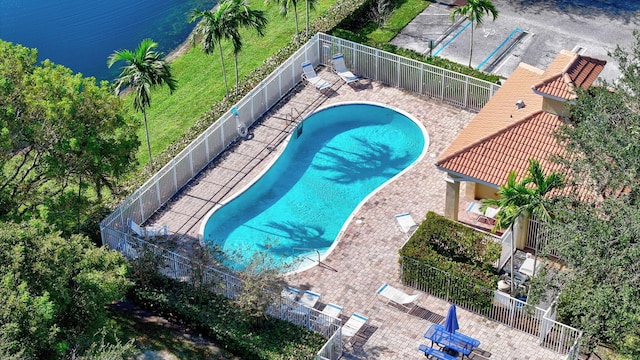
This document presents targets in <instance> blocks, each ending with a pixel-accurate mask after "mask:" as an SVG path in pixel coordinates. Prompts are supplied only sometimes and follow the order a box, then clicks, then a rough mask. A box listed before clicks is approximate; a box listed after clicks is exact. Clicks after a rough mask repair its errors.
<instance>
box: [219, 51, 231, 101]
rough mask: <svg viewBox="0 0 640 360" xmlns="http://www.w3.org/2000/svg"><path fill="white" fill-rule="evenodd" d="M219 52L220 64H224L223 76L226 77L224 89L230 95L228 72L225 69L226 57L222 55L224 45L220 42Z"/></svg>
mask: <svg viewBox="0 0 640 360" xmlns="http://www.w3.org/2000/svg"><path fill="white" fill-rule="evenodd" d="M218 50H219V51H220V63H222V76H223V77H224V88H225V90H226V91H227V92H226V93H225V94H226V95H229V85H228V84H227V70H225V68H224V56H223V55H222V43H221V42H218Z"/></svg>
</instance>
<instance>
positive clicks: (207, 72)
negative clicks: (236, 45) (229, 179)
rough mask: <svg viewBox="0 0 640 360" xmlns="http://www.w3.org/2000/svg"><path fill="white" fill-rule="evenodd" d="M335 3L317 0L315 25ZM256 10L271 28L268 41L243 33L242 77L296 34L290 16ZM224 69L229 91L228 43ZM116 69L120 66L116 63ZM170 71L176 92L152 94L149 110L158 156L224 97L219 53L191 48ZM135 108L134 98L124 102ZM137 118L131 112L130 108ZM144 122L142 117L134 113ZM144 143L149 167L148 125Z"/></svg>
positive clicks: (141, 154)
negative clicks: (262, 15)
mask: <svg viewBox="0 0 640 360" xmlns="http://www.w3.org/2000/svg"><path fill="white" fill-rule="evenodd" d="M333 3H335V0H319V1H318V4H317V6H316V11H312V12H311V19H312V20H313V19H314V18H315V17H316V16H317V15H319V14H321V13H322V12H324V11H325V10H326V9H327V8H329V7H330V6H331V5H332V4H333ZM249 4H250V5H251V7H252V8H254V9H261V10H264V11H265V12H266V16H267V18H268V19H269V24H268V25H267V28H266V30H265V36H264V37H260V36H258V35H257V34H256V33H255V31H243V32H242V35H243V38H242V39H243V44H244V46H243V49H242V52H241V53H240V56H239V58H238V65H239V66H238V67H239V74H240V78H241V79H242V78H243V77H244V76H245V75H247V74H248V73H250V72H251V71H252V70H253V69H255V68H256V67H258V66H259V65H261V64H262V63H263V62H264V60H265V59H267V58H268V57H269V56H271V55H273V54H274V53H275V52H276V51H277V50H278V49H280V48H282V47H283V46H284V45H286V44H287V43H288V42H289V41H290V40H291V36H292V35H293V33H294V32H295V22H294V18H293V15H292V14H291V15H290V16H289V17H287V18H283V17H282V15H280V13H279V6H278V5H277V4H275V3H274V4H271V5H269V6H265V5H264V2H263V0H249ZM303 5H304V2H303V3H302V6H299V9H298V14H299V15H298V20H299V23H300V30H301V31H302V30H303V29H304V26H305V14H304V6H303ZM223 50H224V59H225V68H226V73H227V79H228V83H229V87H230V88H232V87H233V86H235V67H234V63H233V52H232V50H231V45H230V44H225V45H224V46H223ZM116 65H118V64H116ZM172 72H173V75H174V76H175V78H176V79H177V80H178V89H177V90H176V91H175V92H174V93H173V95H169V90H168V89H167V88H166V87H164V88H160V89H155V90H154V91H153V92H152V95H151V107H150V108H149V109H148V110H147V120H148V122H149V134H150V135H149V136H150V138H151V151H152V153H153V154H158V153H160V152H161V151H162V150H164V149H165V148H166V147H167V146H168V145H169V144H170V143H172V142H173V141H175V140H176V139H178V138H180V137H181V136H182V135H183V134H184V133H185V132H186V130H187V129H188V128H189V127H191V126H192V125H193V124H194V123H195V121H196V120H197V119H199V118H200V117H201V116H202V115H203V114H204V113H205V112H206V111H207V110H209V109H210V108H211V106H212V104H214V103H215V102H216V101H218V100H220V99H222V98H223V97H224V94H225V87H224V80H223V76H222V67H221V65H220V56H219V53H218V50H217V49H216V51H215V53H214V54H211V55H210V56H208V55H206V54H204V52H202V51H201V50H200V48H199V47H195V48H193V49H191V50H190V51H189V52H188V53H186V54H185V55H183V56H181V57H179V58H177V59H176V60H175V61H173V62H172ZM126 101H127V102H129V103H131V102H132V99H131V98H130V97H129V98H127V99H126ZM131 112H132V113H133V107H131ZM134 116H137V117H138V118H139V119H142V113H136V114H135V115H134ZM138 135H139V137H140V139H141V141H142V144H141V146H140V150H139V151H138V160H139V162H140V164H142V165H144V164H146V163H147V162H148V161H149V159H148V155H147V151H146V143H145V141H146V140H145V133H144V126H142V127H141V129H140V131H139V134H138Z"/></svg>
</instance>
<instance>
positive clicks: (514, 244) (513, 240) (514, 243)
mask: <svg viewBox="0 0 640 360" xmlns="http://www.w3.org/2000/svg"><path fill="white" fill-rule="evenodd" d="M515 248H516V241H515V234H514V233H513V223H512V224H511V269H510V270H511V271H510V272H511V289H510V290H511V293H510V294H509V295H511V297H514V296H513V295H514V292H513V291H514V290H515V289H514V287H513V283H514V281H515V279H514V277H515V276H514V275H513V272H514V266H513V263H514V261H515V260H516V259H515V257H514V255H515V251H514V249H515Z"/></svg>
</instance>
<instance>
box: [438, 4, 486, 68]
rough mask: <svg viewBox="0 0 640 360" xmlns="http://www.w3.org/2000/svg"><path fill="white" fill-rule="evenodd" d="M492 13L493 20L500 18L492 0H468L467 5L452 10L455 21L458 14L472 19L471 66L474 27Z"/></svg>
mask: <svg viewBox="0 0 640 360" xmlns="http://www.w3.org/2000/svg"><path fill="white" fill-rule="evenodd" d="M485 14H486V15H492V16H493V20H495V19H497V18H498V10H496V7H495V6H494V5H493V3H492V2H491V0H468V1H467V3H466V4H465V5H462V6H456V7H455V8H454V9H453V11H451V14H450V18H451V22H454V21H455V19H456V16H457V15H460V16H466V17H467V19H469V21H471V41H470V44H469V67H471V57H472V56H473V28H474V25H475V27H478V26H480V25H482V23H483V22H484V15H485Z"/></svg>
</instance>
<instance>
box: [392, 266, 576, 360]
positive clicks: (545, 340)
mask: <svg viewBox="0 0 640 360" xmlns="http://www.w3.org/2000/svg"><path fill="white" fill-rule="evenodd" d="M401 260H402V261H401V262H402V263H401V274H402V276H401V278H402V282H403V284H405V285H407V286H411V287H413V288H415V289H417V290H420V291H424V292H427V293H429V294H431V295H433V296H437V297H439V298H442V299H444V300H445V301H449V302H452V303H455V304H456V305H458V306H460V307H462V308H465V309H467V310H469V311H472V312H475V313H476V314H480V315H482V316H485V317H487V318H489V319H491V320H493V321H496V322H499V323H502V324H505V325H507V326H510V327H512V328H514V329H517V330H520V331H523V332H525V333H527V334H530V335H533V336H536V337H538V344H539V345H540V346H542V347H544V348H547V349H550V350H552V351H555V352H557V353H560V354H566V355H567V358H568V359H573V356H577V354H578V350H577V348H576V347H578V346H579V340H580V338H581V337H582V332H581V331H580V330H578V329H575V328H573V327H570V326H568V325H564V324H562V323H559V322H557V321H555V302H554V304H552V305H551V306H550V307H549V309H547V310H545V309H541V308H539V307H536V306H532V305H529V304H527V303H526V302H524V301H522V300H519V299H515V298H512V297H511V296H509V295H508V294H505V293H503V292H500V291H497V290H492V289H487V288H483V287H481V286H479V285H476V284H470V283H468V282H467V281H465V280H463V279H460V278H458V277H456V276H454V275H452V274H450V273H448V272H446V271H443V270H440V269H437V268H435V267H432V266H429V265H428V264H425V263H423V262H420V261H417V260H414V259H410V258H406V257H402V258H401ZM570 356H571V357H570Z"/></svg>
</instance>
